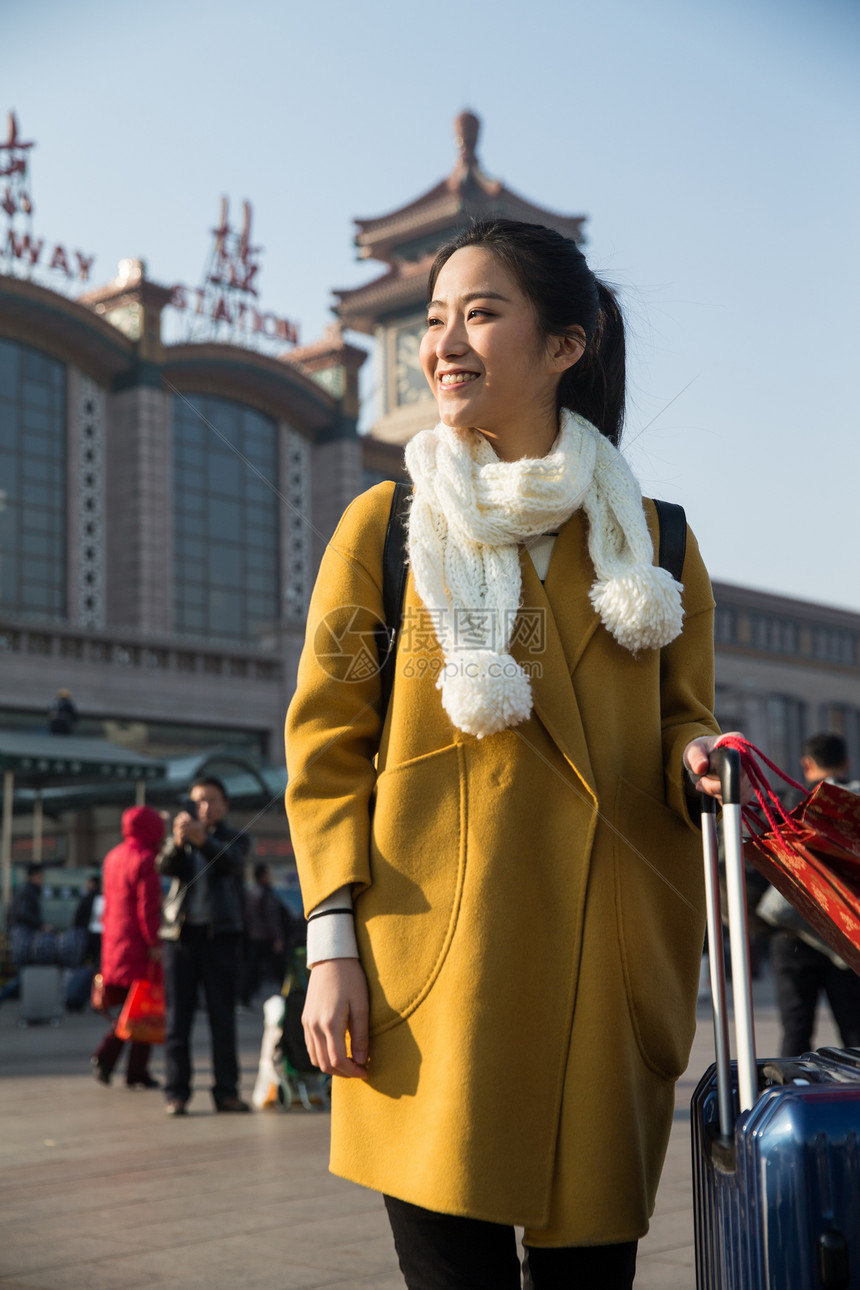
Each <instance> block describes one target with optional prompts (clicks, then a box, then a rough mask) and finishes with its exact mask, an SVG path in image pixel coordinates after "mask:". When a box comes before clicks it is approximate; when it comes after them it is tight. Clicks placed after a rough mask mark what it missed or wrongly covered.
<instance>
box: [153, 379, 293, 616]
mask: <svg viewBox="0 0 860 1290" xmlns="http://www.w3.org/2000/svg"><path fill="white" fill-rule="evenodd" d="M277 483H278V429H277V425H276V423H275V422H274V421H272V420H271V419H270V418H268V417H264V416H262V415H261V414H260V413H259V412H255V411H254V410H253V409H252V408H248V407H244V406H242V405H241V404H238V403H232V402H230V401H228V400H227V399H219V398H214V397H210V396H208V395H191V396H189V397H180V396H176V397H175V398H174V400H173V517H174V523H173V552H174V554H173V611H174V627H175V630H176V631H177V632H187V633H188V634H189V635H194V636H206V637H215V638H224V639H230V638H235V639H237V640H258V639H259V638H260V635H261V633H262V632H264V631H265V630H266V629H267V628H270V627H271V626H272V625H273V624H274V623H276V622H277V621H278V619H279V617H280V605H279V596H278V586H279V573H278V494H277V491H276V490H277Z"/></svg>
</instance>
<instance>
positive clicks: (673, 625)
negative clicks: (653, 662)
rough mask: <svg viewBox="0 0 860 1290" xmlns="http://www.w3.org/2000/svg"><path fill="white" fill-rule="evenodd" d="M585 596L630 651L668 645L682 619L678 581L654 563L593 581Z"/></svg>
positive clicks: (659, 647) (635, 651)
mask: <svg viewBox="0 0 860 1290" xmlns="http://www.w3.org/2000/svg"><path fill="white" fill-rule="evenodd" d="M589 598H590V600H591V603H592V605H593V606H594V608H595V609H596V610H597V612H598V614H600V617H601V620H602V622H603V625H604V627H605V628H606V629H607V631H609V632H611V633H612V635H613V636H614V637H615V639H616V640H617V641H618V644H619V645H622V646H623V647H624V649H628V650H630V651H631V652H632V653H634V654H635V653H637V652H638V651H639V650H643V649H661V648H662V647H663V646H664V645H668V644H669V642H670V641H673V640H674V639H675V637H676V636H677V635H678V634H679V633H680V631H681V626H682V624H683V621H684V610H683V608H682V605H681V585H680V583H677V582H676V581H675V580H674V578H673V577H672V575H671V574H670V573H669V572H668V571H667V570H666V569H660V568H657V567H656V566H654V565H651V566H649V567H648V568H645V569H642V568H640V569H638V570H636V571H633V572H631V573H626V574H619V575H618V576H617V577H614V578H607V579H606V580H605V581H602V582H600V581H598V582H595V584H594V586H593V587H592V588H591V592H590V596H589Z"/></svg>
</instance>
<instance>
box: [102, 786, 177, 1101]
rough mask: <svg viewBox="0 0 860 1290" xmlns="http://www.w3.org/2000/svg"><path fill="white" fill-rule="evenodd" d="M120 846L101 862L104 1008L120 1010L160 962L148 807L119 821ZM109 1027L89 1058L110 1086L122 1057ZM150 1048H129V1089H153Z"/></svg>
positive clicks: (155, 833) (155, 843) (156, 822)
mask: <svg viewBox="0 0 860 1290" xmlns="http://www.w3.org/2000/svg"><path fill="white" fill-rule="evenodd" d="M122 836H123V841H122V842H121V843H120V844H119V846H116V847H114V848H113V850H112V851H109V852H108V853H107V855H106V856H105V859H104V866H103V869H102V883H103V886H104V897H105V906H104V922H103V931H102V947H101V966H102V976H103V978H104V983H105V1005H106V1006H107V1007H109V1008H114V1007H116V1008H119V1007H121V1006H122V1004H123V1003H124V1002H125V997H126V995H127V994H128V992H129V989H130V988H131V986H132V984H133V983H134V982H135V981H139V980H141V979H143V978H145V977H146V976H147V975H148V974H149V972H150V971H151V967H152V964H153V963H154V962H156V961H157V960H158V959H159V958H160V954H161V950H160V945H159V938H158V931H159V926H160V922H161V885H160V883H159V881H158V873H157V871H156V868H155V857H156V855H157V853H158V848H159V847H160V846H161V843H162V841H163V839H164V821H163V819H162V818H161V816H160V815H159V813H158V812H157V811H154V810H153V809H152V807H151V806H133V807H131V808H130V809H129V810H127V811H125V812H124V814H123V817H122ZM122 1047H123V1040H122V1039H120V1038H119V1036H118V1035H117V1034H116V1030H115V1027H114V1026H111V1028H110V1030H109V1031H108V1032H107V1034H106V1035H105V1037H104V1039H103V1040H102V1041H101V1043H100V1044H99V1046H98V1048H97V1049H96V1051H95V1052H94V1053H93V1056H92V1065H93V1073H94V1074H95V1077H96V1079H97V1080H99V1081H100V1082H101V1083H102V1084H109V1083H110V1079H111V1073H112V1071H113V1069H114V1067H115V1066H116V1064H117V1062H118V1060H119V1057H120V1054H121V1052H122ZM150 1051H151V1045H149V1044H141V1043H137V1042H132V1044H131V1046H130V1050H129V1056H128V1067H127V1070H126V1077H125V1082H126V1084H127V1085H128V1087H129V1088H158V1087H159V1085H158V1081H157V1080H155V1079H153V1078H152V1076H151V1075H150V1074H149V1056H150Z"/></svg>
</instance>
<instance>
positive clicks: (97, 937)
mask: <svg viewBox="0 0 860 1290" xmlns="http://www.w3.org/2000/svg"><path fill="white" fill-rule="evenodd" d="M101 890H102V882H101V878H100V876H99V875H98V874H97V873H93V874H90V876H89V878H87V882H86V887H85V888H84V894H83V896H81V898H80V900H79V901H78V904H77V908H76V909H75V916H74V919H73V921H72V926H73V927H74V928H75V930H76V931H78V932H80V933H81V934H82V936H83V938H84V940H85V945H86V948H85V949H84V956H83V957H84V962H85V963H87V964H89V965H90V966H91V967H95V968H98V965H99V962H100V959H101V945H102V938H101V932H100V931H94V930H93V929H94V927H97V926H98V924H97V923H96V921H95V903H96V900H97V899H98V898H99V896H100V895H101Z"/></svg>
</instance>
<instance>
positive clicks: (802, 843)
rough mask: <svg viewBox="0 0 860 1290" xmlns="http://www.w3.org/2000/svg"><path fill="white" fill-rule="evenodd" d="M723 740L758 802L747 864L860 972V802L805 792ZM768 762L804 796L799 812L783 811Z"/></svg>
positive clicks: (822, 789)
mask: <svg viewBox="0 0 860 1290" xmlns="http://www.w3.org/2000/svg"><path fill="white" fill-rule="evenodd" d="M720 742H721V743H724V744H725V745H726V746H728V747H733V748H736V749H737V751H738V752H739V753H740V755H741V763H742V765H743V767H744V770H745V771H746V772H747V775H748V777H749V779H750V782H751V783H752V785H753V790H754V792H755V795H756V798H757V799H758V809H755V808H753V809H749V808H747V809H745V810H744V818H745V821H746V824H747V828H748V830H749V836H748V838H747V841H746V855H747V858H748V859H749V860H750V861H751V862H752V863H753V864H754V865H755V867H756V868H757V869H758V870H759V871H760V872H761V873H763V874H764V876H765V877H766V878H767V879H768V881H769V882H770V883H772V884H773V886H774V887H776V889H777V891H778V892H780V893H781V895H783V896H784V897H785V898H786V900H787V901H789V903H790V904H791V905H793V906H794V908H795V909H796V910H797V911H798V912H799V913H800V914H802V915H803V917H804V918H805V919H806V921H807V922H808V923H811V924H812V926H813V927H814V928H815V930H816V932H818V935H819V936H820V937H821V939H822V940H823V941H825V942H826V944H827V945H829V946H830V948H831V949H833V950H835V951H836V953H837V954H838V955H839V956H840V957H841V958H843V959H844V960H845V962H846V963H848V964H849V966H850V967H852V968H853V969H854V971H855V972H857V973H858V974H860V797H858V795H857V794H855V793H850V792H849V791H848V790H847V789H844V788H840V787H839V785H838V784H818V785H816V787H815V788H814V789H813V791H812V792H811V793H806V792H805V790H804V789H803V786H802V785H800V784H798V783H796V781H794V780H793V779H791V778H790V777H789V776H788V775H786V774H785V773H784V771H781V770H780V769H779V767H778V766H776V765H774V763H773V762H772V761H770V760H769V759H768V758H767V757H765V756H764V754H763V753H762V752H760V751H759V750H758V749H757V748H755V747H754V746H753V745H752V744H750V743H747V741H746V740H745V739H738V738H736V737H734V736H730V737H728V738H726V739H724V740H721V741H720ZM761 763H764V764H765V765H767V766H769V767H771V769H772V770H775V771H776V772H777V774H778V775H780V776H781V777H782V779H784V780H785V781H786V783H788V784H791V785H792V786H793V787H794V788H797V789H799V790H800V791H801V792H802V793H804V798H803V800H802V801H801V803H800V804H799V806H796V807H795V808H794V810H793V811H786V810H785V809H784V807H783V806H782V804H781V802H780V801H779V798H778V797H777V796H776V794H775V793H774V791H773V789H772V788H771V786H770V784H769V783H768V781H767V779H766V778H765V775H764V772H763V770H762V768H761Z"/></svg>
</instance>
